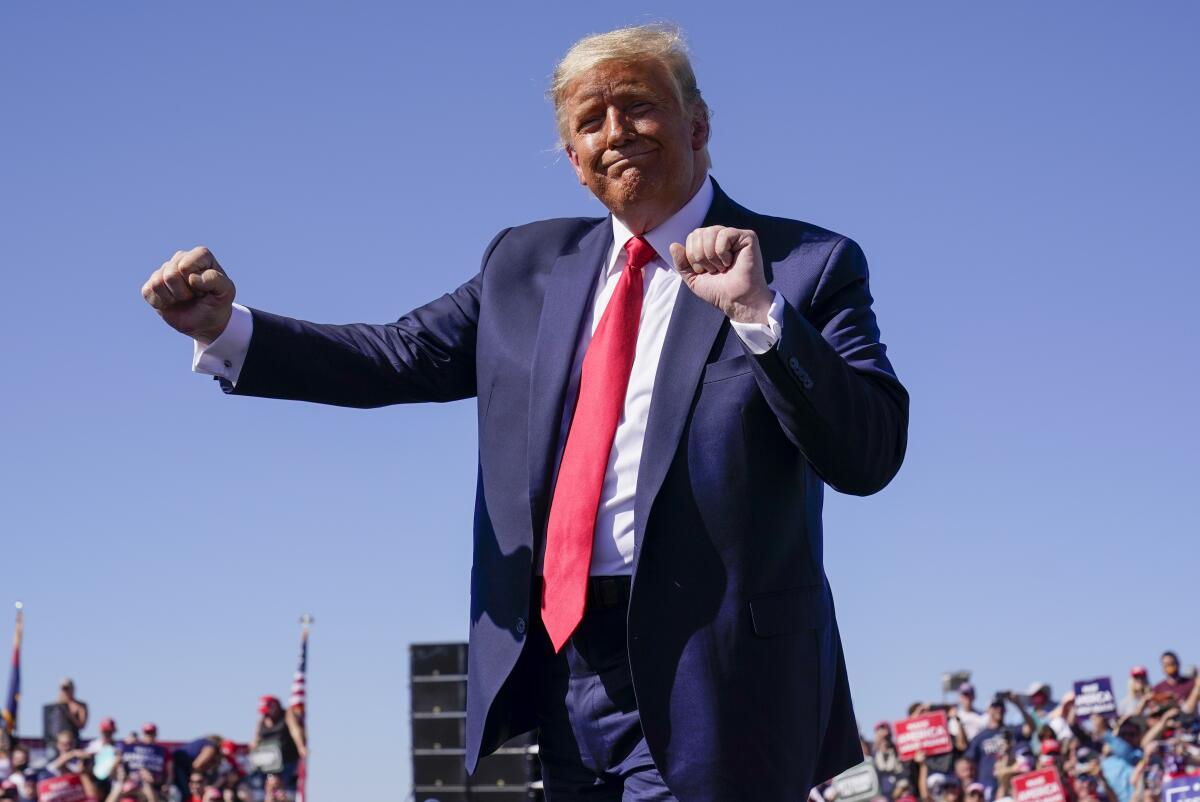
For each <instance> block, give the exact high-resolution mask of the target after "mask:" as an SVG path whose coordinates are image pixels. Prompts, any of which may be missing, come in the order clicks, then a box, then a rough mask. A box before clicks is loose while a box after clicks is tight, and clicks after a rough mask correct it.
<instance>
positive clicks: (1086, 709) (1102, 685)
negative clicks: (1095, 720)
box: [1075, 677, 1117, 718]
mask: <svg viewBox="0 0 1200 802" xmlns="http://www.w3.org/2000/svg"><path fill="white" fill-rule="evenodd" d="M1097 714H1099V715H1101V716H1106V717H1110V718H1111V717H1112V716H1115V715H1116V714H1117V699H1116V697H1115V696H1113V689H1112V679H1111V678H1109V677H1098V678H1097V679H1082V680H1078V681H1077V682H1076V683H1075V715H1077V716H1094V715H1097Z"/></svg>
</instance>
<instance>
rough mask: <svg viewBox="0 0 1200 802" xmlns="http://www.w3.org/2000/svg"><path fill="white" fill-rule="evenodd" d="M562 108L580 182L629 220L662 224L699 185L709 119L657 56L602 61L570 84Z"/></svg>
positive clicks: (568, 153) (651, 224)
mask: <svg viewBox="0 0 1200 802" xmlns="http://www.w3.org/2000/svg"><path fill="white" fill-rule="evenodd" d="M563 108H564V109H565V111H566V115H565V116H566V125H567V139H566V143H567V157H568V158H569V159H570V160H571V165H572V166H573V167H574V168H575V174H576V175H577V176H578V178H579V183H581V184H583V185H584V186H586V187H587V188H588V189H590V190H591V191H592V193H593V194H594V195H595V196H596V197H597V198H599V199H600V202H601V203H603V204H604V205H605V206H607V207H608V208H609V210H610V211H612V212H613V213H614V214H615V215H617V216H618V217H619V218H621V219H622V220H624V221H626V222H627V223H629V224H631V225H634V226H635V227H639V226H638V225H637V221H641V220H644V221H645V222H646V223H647V224H648V227H653V226H656V225H658V224H659V223H661V222H662V221H663V220H665V219H666V218H667V217H669V216H670V215H671V214H674V213H675V212H676V211H678V210H679V209H680V208H681V207H682V206H683V205H684V204H685V203H687V201H688V200H689V199H690V198H691V196H692V194H693V193H694V192H695V191H696V189H697V188H698V187H699V182H700V180H701V179H702V178H703V176H704V167H703V161H702V157H701V156H700V152H701V151H702V149H703V148H704V146H705V144H707V142H708V122H707V120H706V119H705V115H704V112H703V110H702V109H701V108H688V109H685V108H683V107H682V105H681V102H680V99H679V98H678V97H677V96H676V92H675V84H674V81H673V80H672V78H671V76H670V74H669V73H668V72H667V70H666V68H665V67H663V65H661V64H659V63H658V62H655V61H640V62H634V63H625V62H619V61H608V62H603V63H601V64H599V65H597V66H596V67H594V68H593V69H592V70H590V71H589V72H586V73H584V74H583V75H581V76H580V77H578V78H576V79H575V80H574V81H572V82H571V84H570V85H568V87H567V90H566V92H565V97H564V100H563ZM635 233H639V234H640V233H644V231H636V232H635Z"/></svg>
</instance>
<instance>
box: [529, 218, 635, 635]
mask: <svg viewBox="0 0 1200 802" xmlns="http://www.w3.org/2000/svg"><path fill="white" fill-rule="evenodd" d="M625 256H626V260H625V269H624V270H623V271H622V272H621V277H620V278H619V279H618V280H617V289H616V290H615V291H614V292H613V294H612V297H611V298H610V299H609V301H608V306H607V307H605V309H604V314H603V315H602V316H601V317H600V325H599V326H597V327H596V333H595V334H593V335H592V341H591V343H589V344H588V348H587V353H586V354H584V357H583V372H582V374H581V376H580V379H579V400H578V401H577V402H576V404H575V415H574V417H573V418H572V419H571V428H570V430H569V431H568V432H567V445H566V448H565V449H564V450H563V457H562V464H561V466H560V467H559V469H558V480H557V482H556V483H555V485H554V496H553V498H552V499H551V501H550V521H549V524H548V525H547V527H546V556H545V560H544V562H543V564H542V579H543V589H542V621H543V622H544V623H545V625H546V632H547V633H549V635H550V642H551V643H553V644H554V651H555V652H558V651H559V650H561V649H562V647H563V644H564V643H566V642H567V639H568V638H570V637H571V633H572V632H574V631H575V627H576V626H578V624H579V621H580V619H581V618H583V607H584V603H585V602H586V600H587V580H588V566H589V565H590V564H591V561H592V538H593V536H594V535H595V531H596V511H597V510H598V509H599V507H600V490H601V488H602V486H603V485H604V471H605V469H606V468H607V467H608V455H609V452H610V451H612V444H613V436H614V435H615V434H616V433H617V422H618V421H619V420H620V419H621V411H622V409H624V407H625V390H626V388H627V387H628V386H629V371H630V369H631V368H632V367H633V355H634V351H635V350H636V348H637V332H638V322H639V321H640V319H641V316H642V285H643V271H642V268H643V267H645V266H646V264H647V263H648V262H649V261H650V260H651V259H653V258H654V249H653V248H652V247H650V243H648V242H646V241H645V240H644V239H642V238H641V237H634V238H633V239H631V240H629V242H627V243H625Z"/></svg>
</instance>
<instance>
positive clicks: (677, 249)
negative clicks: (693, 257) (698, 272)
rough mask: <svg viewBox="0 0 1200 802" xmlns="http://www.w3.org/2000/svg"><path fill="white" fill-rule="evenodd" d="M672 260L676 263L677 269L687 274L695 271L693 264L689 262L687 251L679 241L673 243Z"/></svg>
mask: <svg viewBox="0 0 1200 802" xmlns="http://www.w3.org/2000/svg"><path fill="white" fill-rule="evenodd" d="M671 261H673V262H674V263H675V269H676V270H678V271H679V272H680V273H683V274H684V275H685V276H686V275H690V274H691V273H692V272H693V271H692V266H691V265H690V264H688V260H687V251H686V250H685V249H684V247H683V246H682V245H680V244H679V243H678V242H672V243H671Z"/></svg>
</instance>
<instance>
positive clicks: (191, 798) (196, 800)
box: [183, 771, 208, 802]
mask: <svg viewBox="0 0 1200 802" xmlns="http://www.w3.org/2000/svg"><path fill="white" fill-rule="evenodd" d="M207 787H208V784H207V783H206V782H205V777H204V772H201V771H193V772H192V773H191V774H189V775H188V778H187V791H186V792H184V797H183V798H184V802H204V790H205V788H207Z"/></svg>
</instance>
